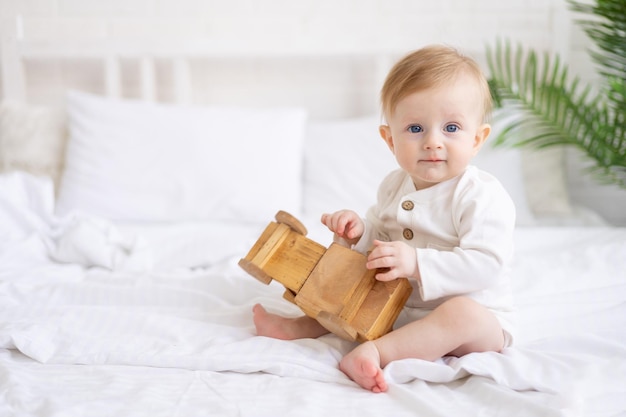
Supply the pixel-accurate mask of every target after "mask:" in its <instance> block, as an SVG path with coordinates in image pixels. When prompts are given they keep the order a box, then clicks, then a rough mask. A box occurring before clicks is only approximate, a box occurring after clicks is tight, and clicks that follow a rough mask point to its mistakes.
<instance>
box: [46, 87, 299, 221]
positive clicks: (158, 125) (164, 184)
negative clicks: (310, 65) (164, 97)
mask: <svg viewBox="0 0 626 417" xmlns="http://www.w3.org/2000/svg"><path fill="white" fill-rule="evenodd" d="M67 100H68V117H69V130H70V138H69V143H68V148H67V154H66V168H65V172H64V174H63V178H62V182H61V189H60V193H59V198H58V202H57V207H56V211H57V214H59V215H63V214H66V213H68V212H70V211H72V210H80V211H83V212H87V213H90V214H94V215H98V216H102V217H105V218H108V219H110V220H117V221H119V220H121V221H181V220H234V221H253V222H256V221H261V222H267V221H268V219H270V220H271V219H272V218H273V216H274V214H275V213H276V212H277V211H278V210H281V209H282V210H288V211H291V212H293V213H294V214H296V215H297V214H298V213H299V209H300V207H301V202H302V198H301V195H302V188H301V178H302V162H301V161H302V157H301V155H302V145H303V137H304V130H305V121H306V114H305V111H304V110H301V109H295V108H290V109H287V108H285V109H246V108H220V107H191V106H175V105H167V104H158V103H150V102H141V101H132V100H122V99H110V98H102V97H98V96H94V95H90V94H85V93H79V92H70V93H69V94H68V97H67Z"/></svg>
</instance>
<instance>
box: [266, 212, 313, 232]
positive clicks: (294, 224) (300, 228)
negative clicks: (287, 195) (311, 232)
mask: <svg viewBox="0 0 626 417" xmlns="http://www.w3.org/2000/svg"><path fill="white" fill-rule="evenodd" d="M274 217H275V218H276V221H277V222H278V223H282V224H286V225H287V226H289V227H290V228H291V229H293V231H295V232H297V233H300V234H301V235H303V236H306V234H307V233H308V230H306V227H304V225H303V224H302V223H301V222H300V220H298V219H296V218H295V217H294V216H292V215H291V214H289V213H287V212H286V211H282V210H280V211H279V212H278V213H276V216H274Z"/></svg>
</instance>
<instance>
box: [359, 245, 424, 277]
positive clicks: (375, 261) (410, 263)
mask: <svg viewBox="0 0 626 417" xmlns="http://www.w3.org/2000/svg"><path fill="white" fill-rule="evenodd" d="M365 265H366V266H367V268H368V269H376V268H381V269H384V271H383V272H379V273H378V274H376V279H377V280H379V281H391V280H394V279H396V278H417V275H418V273H419V271H418V268H417V254H416V253H415V248H412V247H411V246H409V245H407V244H406V243H404V242H399V241H394V242H383V241H380V240H375V241H374V249H372V251H371V252H370V254H369V255H368V257H367V263H366V264H365Z"/></svg>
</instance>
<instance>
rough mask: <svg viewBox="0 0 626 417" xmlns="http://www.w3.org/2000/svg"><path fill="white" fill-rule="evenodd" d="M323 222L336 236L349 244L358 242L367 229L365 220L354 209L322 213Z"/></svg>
mask: <svg viewBox="0 0 626 417" xmlns="http://www.w3.org/2000/svg"><path fill="white" fill-rule="evenodd" d="M322 223H323V224H324V225H325V226H326V227H328V228H329V229H330V231H331V232H333V233H334V234H335V235H336V236H338V237H340V238H343V239H345V240H346V241H347V242H348V243H349V244H351V245H354V244H356V243H357V242H358V241H359V239H360V238H361V236H362V235H363V232H364V230H365V225H364V224H363V220H361V217H359V215H358V214H357V213H355V212H354V211H352V210H339V211H336V212H334V213H332V214H326V213H325V214H322Z"/></svg>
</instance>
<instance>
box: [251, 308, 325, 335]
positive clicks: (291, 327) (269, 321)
mask: <svg viewBox="0 0 626 417" xmlns="http://www.w3.org/2000/svg"><path fill="white" fill-rule="evenodd" d="M252 312H253V313H254V318H253V319H254V326H255V327H256V333H257V335H259V336H267V337H273V338H274V339H283V340H293V339H304V338H316V337H319V336H322V335H325V334H326V333H328V330H326V329H325V328H324V327H322V325H321V324H319V323H318V322H317V321H316V320H315V319H312V318H311V317H309V316H301V317H297V318H288V317H283V316H279V315H277V314H272V313H268V312H267V310H265V308H263V306H262V305H261V304H256V305H255V306H254V307H253V308H252Z"/></svg>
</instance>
